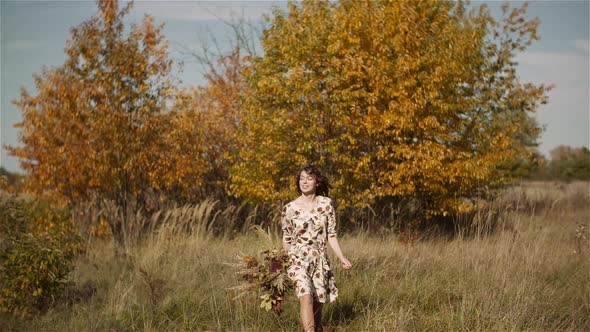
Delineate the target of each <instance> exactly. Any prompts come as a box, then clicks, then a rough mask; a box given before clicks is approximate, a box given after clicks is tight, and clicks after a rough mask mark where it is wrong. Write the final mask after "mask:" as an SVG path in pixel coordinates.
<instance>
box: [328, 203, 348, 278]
mask: <svg viewBox="0 0 590 332" xmlns="http://www.w3.org/2000/svg"><path fill="white" fill-rule="evenodd" d="M326 213H327V214H328V220H327V221H328V227H327V228H328V230H327V231H328V243H329V244H330V247H331V248H332V250H334V253H335V254H336V256H337V257H338V259H340V261H341V262H342V267H344V268H345V269H347V270H348V269H350V268H351V267H352V264H351V263H350V261H349V260H348V259H347V258H346V257H344V254H343V253H342V249H341V248H340V243H338V237H337V235H336V211H335V210H334V206H333V205H332V200H330V201H329V202H328V206H326Z"/></svg>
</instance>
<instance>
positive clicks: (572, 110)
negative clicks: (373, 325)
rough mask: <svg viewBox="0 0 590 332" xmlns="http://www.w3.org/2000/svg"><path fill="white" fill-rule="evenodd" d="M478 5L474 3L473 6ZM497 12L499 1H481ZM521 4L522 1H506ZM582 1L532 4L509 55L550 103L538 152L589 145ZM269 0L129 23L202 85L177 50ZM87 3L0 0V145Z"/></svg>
mask: <svg viewBox="0 0 590 332" xmlns="http://www.w3.org/2000/svg"><path fill="white" fill-rule="evenodd" d="M483 3H484V2H478V1H474V2H472V6H479V5H481V4H483ZM485 3H486V4H487V5H488V6H489V7H490V8H491V9H492V12H493V13H494V14H496V15H499V14H500V13H501V10H500V6H501V4H502V3H503V2H496V1H492V2H485ZM511 4H512V5H513V6H520V5H521V4H522V2H511ZM589 4H590V2H589V1H533V2H530V3H529V9H528V11H527V17H529V18H533V17H538V18H539V19H540V20H541V24H540V27H539V35H540V36H541V40H539V41H536V42H535V43H533V44H532V45H531V46H530V47H529V49H527V51H525V52H523V53H522V54H520V55H519V56H518V57H517V58H516V60H517V61H518V63H519V67H518V74H519V76H520V79H521V81H522V82H532V83H549V84H554V85H555V88H554V89H553V90H552V91H551V92H550V93H549V104H548V105H544V106H542V107H541V108H539V110H538V113H537V119H538V121H539V122H540V123H541V124H544V125H545V126H546V131H545V132H544V133H543V135H542V137H541V140H540V143H541V145H540V147H539V149H540V151H541V152H542V153H544V154H546V155H547V154H548V151H550V150H551V149H553V148H554V147H556V146H558V145H562V144H563V145H570V146H575V147H580V146H588V145H589V144H590V142H589V141H590V138H589V126H590V119H589V109H590V106H589V98H590V97H589V93H590V92H589V91H590V79H589V75H590V73H589V62H590V57H589V39H590V26H589V21H590V19H589V17H590V7H589ZM273 5H278V6H281V7H284V6H285V2H277V1H275V2H271V1H233V2H226V1H208V2H197V1H136V2H135V5H134V8H133V10H132V13H131V15H130V16H129V17H128V21H129V22H139V21H140V20H141V18H142V17H143V15H144V14H150V15H152V16H154V17H155V19H156V22H157V23H165V28H164V33H165V35H166V37H167V38H168V40H169V41H170V43H171V49H170V50H171V57H172V58H173V59H174V60H177V61H178V60H188V61H185V62H186V63H185V66H184V69H183V72H182V73H181V74H179V78H180V79H181V80H182V81H183V83H182V85H198V84H202V83H203V82H204V81H203V77H202V72H201V70H200V67H198V66H197V65H196V64H195V63H192V62H190V57H186V56H185V55H182V54H181V52H180V51H181V50H183V49H196V48H198V46H199V45H200V42H201V40H203V38H205V39H207V38H208V36H209V32H211V33H213V35H215V36H216V37H217V38H218V39H219V40H220V43H221V44H222V45H223V44H224V40H225V39H226V37H227V36H228V30H227V27H226V26H225V25H224V24H223V23H222V22H220V20H219V19H220V18H221V19H226V20H227V19H231V18H232V17H234V18H235V17H244V18H246V19H249V20H251V21H253V22H256V21H258V20H260V18H261V17H262V15H263V14H264V13H269V12H270V9H271V7H272V6H273ZM96 11H97V9H96V4H95V2H94V1H49V0H46V1H25V0H20V1H5V0H0V42H1V45H0V62H1V66H0V73H1V82H0V120H1V126H0V145H4V144H7V145H18V144H19V143H18V131H17V129H16V128H14V127H13V125H14V123H16V122H19V121H20V113H19V110H18V109H17V108H16V106H14V105H13V104H12V103H11V100H14V99H18V98H19V91H20V88H21V87H26V88H27V89H28V90H29V91H30V92H32V93H33V94H34V93H35V91H34V85H33V76H32V75H33V73H39V72H40V70H41V68H42V66H44V65H46V66H59V65H61V64H63V63H64V61H65V59H66V56H65V54H64V52H63V50H64V48H65V45H66V40H67V39H69V31H70V28H72V27H74V26H76V25H78V24H80V23H81V22H82V21H84V20H85V19H87V18H89V17H90V16H92V15H94V14H95V13H96ZM0 166H3V167H5V168H6V169H8V170H10V171H20V170H19V166H18V160H16V159H15V158H13V157H10V156H8V154H7V152H6V151H5V150H4V149H2V152H1V154H0Z"/></svg>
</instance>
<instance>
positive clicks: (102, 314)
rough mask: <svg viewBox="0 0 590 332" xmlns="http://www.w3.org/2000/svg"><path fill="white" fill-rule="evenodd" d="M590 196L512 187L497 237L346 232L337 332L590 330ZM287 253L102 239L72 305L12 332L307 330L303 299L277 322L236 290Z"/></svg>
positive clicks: (206, 240) (263, 239) (568, 188)
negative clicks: (347, 265) (242, 257)
mask: <svg viewBox="0 0 590 332" xmlns="http://www.w3.org/2000/svg"><path fill="white" fill-rule="evenodd" d="M589 189H590V187H589V184H588V183H573V184H569V185H563V184H562V185H557V184H550V183H544V184H541V183H528V184H526V185H525V186H520V187H515V188H512V189H508V190H506V192H505V193H504V194H503V195H502V196H501V197H499V198H498V200H497V201H496V205H495V206H496V209H498V212H499V218H497V219H495V220H496V221H495V222H496V223H497V227H495V231H494V232H492V233H491V234H485V233H483V234H478V236H464V235H463V233H462V232H460V231H459V232H458V233H457V234H456V236H454V237H452V238H450V239H449V238H445V239H442V238H441V239H436V238H434V239H433V238H428V239H419V238H418V239H417V240H415V241H405V240H403V241H402V240H401V239H400V237H399V235H396V234H387V235H383V234H382V235H371V234H362V233H361V234H355V235H349V234H340V235H339V238H340V243H341V246H342V248H343V250H344V252H345V254H346V255H347V256H348V257H349V258H350V260H351V261H352V262H353V264H354V267H353V269H352V270H349V271H344V270H343V269H342V268H340V266H339V265H338V264H334V263H335V262H337V259H336V258H335V257H333V256H331V261H332V262H333V269H334V270H335V278H336V282H337V286H338V288H339V291H340V296H339V298H338V300H337V301H336V302H334V303H332V304H329V305H326V306H324V320H323V323H324V328H325V330H326V331H333V330H371V331H374V330H378V331H392V330H436V331H440V330H453V331H456V330H543V331H554V330H575V331H581V330H585V331H588V330H590V269H589V267H590V264H589V257H590V256H589V254H590V246H589V242H588V238H589V237H588V230H589V229H590V227H589V226H590V225H589V220H590V218H589V216H590V192H589V191H590V190H589ZM279 245H280V239H279V236H278V234H271V235H270V236H269V237H267V236H265V235H262V234H261V233H259V232H258V233H257V232H249V233H248V234H244V235H240V236H237V237H235V238H232V239H229V238H227V237H226V238H219V237H213V236H210V235H209V234H208V233H207V232H196V233H194V234H193V235H191V236H187V235H175V234H174V233H173V232H167V231H166V228H164V229H163V230H162V231H161V232H159V233H158V234H155V235H153V236H152V237H151V238H150V239H148V240H146V241H145V242H143V243H142V244H141V245H136V246H132V247H129V248H128V249H127V250H121V249H117V248H116V247H115V246H114V244H113V243H112V242H111V241H105V240H92V241H89V242H88V249H87V252H86V254H85V255H84V256H83V257H80V258H79V259H78V261H77V263H76V270H75V272H74V274H73V275H72V280H73V281H74V282H75V284H76V287H75V289H74V290H71V291H70V293H69V294H68V296H67V298H68V299H69V300H68V301H67V303H61V304H59V305H58V306H56V307H54V308H52V309H50V310H49V312H47V313H46V314H44V315H42V316H38V317H34V318H32V319H29V320H26V321H16V320H7V321H5V322H4V323H3V324H2V325H3V326H4V327H3V328H0V330H2V329H4V328H6V329H7V330H13V329H14V330H58V331H82V330H83V331H106V330H108V331H119V330H121V331H123V330H142V331H162V330H166V331H168V330H240V331H242V330H250V331H262V330H270V331H281V330H287V331H292V330H299V321H298V303H297V300H296V298H295V297H294V296H290V297H289V298H288V299H287V300H286V303H285V304H284V312H283V314H282V315H281V316H280V317H276V316H275V315H274V314H272V313H271V312H266V311H264V310H263V309H260V308H259V305H258V304H259V301H258V300H257V299H256V297H255V296H245V297H241V298H239V299H234V297H235V295H236V294H235V293H234V292H233V291H231V290H229V288H231V287H234V286H236V285H237V284H238V279H237V276H236V274H235V270H234V268H233V267H232V266H230V265H228V264H226V263H234V262H236V261H237V259H236V256H237V255H238V254H240V253H242V254H254V253H256V252H257V251H258V250H261V249H266V248H271V247H273V246H276V247H278V246H279Z"/></svg>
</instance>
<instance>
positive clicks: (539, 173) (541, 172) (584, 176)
mask: <svg viewBox="0 0 590 332" xmlns="http://www.w3.org/2000/svg"><path fill="white" fill-rule="evenodd" d="M549 154H550V158H549V159H546V158H544V157H543V156H539V158H537V160H538V162H537V164H536V165H535V166H534V167H532V168H531V169H530V170H529V172H528V173H527V174H524V175H525V176H524V177H525V178H530V179H534V180H551V181H573V180H585V181H588V180H590V150H588V148H587V147H581V148H575V147H571V146H565V145H560V146H558V147H556V148H555V149H553V150H551V151H550V153H549Z"/></svg>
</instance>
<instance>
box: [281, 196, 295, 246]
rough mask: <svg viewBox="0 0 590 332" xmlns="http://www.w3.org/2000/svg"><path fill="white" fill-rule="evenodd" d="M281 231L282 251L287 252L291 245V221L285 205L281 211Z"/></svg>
mask: <svg viewBox="0 0 590 332" xmlns="http://www.w3.org/2000/svg"><path fill="white" fill-rule="evenodd" d="M281 229H282V230H283V249H285V251H287V252H288V251H289V249H291V245H292V243H293V221H292V220H291V218H289V215H288V213H287V206H286V205H285V206H284V207H283V209H282V210H281Z"/></svg>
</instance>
